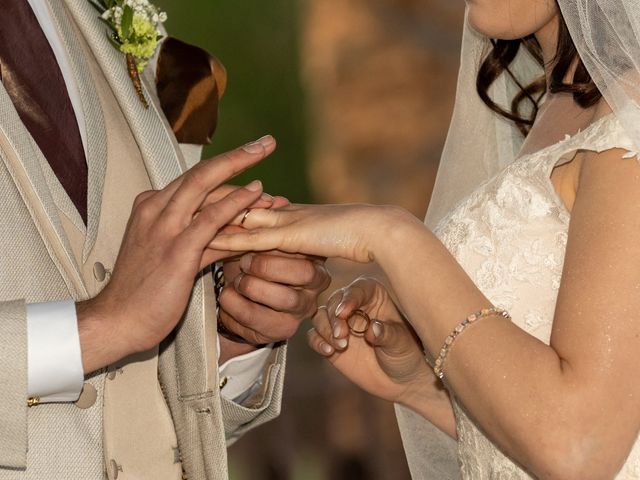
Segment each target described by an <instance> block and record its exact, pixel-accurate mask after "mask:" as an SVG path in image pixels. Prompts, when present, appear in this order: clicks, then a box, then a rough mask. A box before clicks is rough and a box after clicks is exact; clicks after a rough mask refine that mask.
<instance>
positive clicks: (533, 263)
mask: <svg viewBox="0 0 640 480" xmlns="http://www.w3.org/2000/svg"><path fill="white" fill-rule="evenodd" d="M616 147H618V148H623V149H625V150H628V151H629V153H628V155H626V156H628V157H635V156H636V153H635V152H633V144H632V142H631V140H630V139H629V138H628V137H627V136H626V135H625V134H624V132H623V130H622V128H621V126H620V124H619V123H618V121H617V119H616V118H615V116H613V115H610V116H607V117H605V118H603V119H601V120H599V121H597V122H595V123H594V124H592V125H590V126H589V127H588V128H587V129H585V130H584V131H583V132H579V133H578V134H576V135H575V136H573V137H569V136H567V137H566V138H565V139H564V140H562V141H561V142H558V143H556V144H554V145H552V146H550V147H547V148H545V149H543V150H541V151H539V152H536V153H533V154H531V155H526V156H523V157H521V158H519V159H518V160H516V161H515V162H514V163H512V164H511V165H509V166H508V167H506V168H505V169H504V170H502V171H501V172H500V173H498V174H497V175H496V176H495V177H493V178H492V179H491V180H489V181H487V182H486V183H484V184H482V185H480V186H479V187H478V188H477V189H476V190H475V191H474V192H473V193H472V194H471V195H470V196H468V197H467V198H466V199H464V200H463V201H462V202H461V203H460V204H458V206H457V207H456V208H454V209H453V210H452V211H451V212H450V213H449V214H448V215H447V216H446V217H445V218H443V219H442V221H441V222H440V223H439V225H438V227H437V228H436V229H435V234H436V235H437V236H438V238H440V240H441V241H442V242H443V243H444V245H445V246H446V247H447V248H448V249H449V251H450V252H451V253H452V254H453V255H454V256H455V258H456V259H457V261H458V262H459V263H460V264H461V265H462V267H463V268H464V269H465V271H466V272H467V274H468V275H470V276H471V278H472V279H473V280H474V282H475V283H476V285H477V286H478V288H479V289H480V290H481V291H482V292H483V293H484V294H485V296H486V297H487V298H488V299H489V300H491V302H492V303H493V304H494V305H496V306H499V307H502V308H505V309H506V310H508V311H509V312H510V313H511V316H512V318H513V322H514V323H515V324H516V325H518V326H519V327H520V328H522V329H523V330H525V331H526V332H528V333H530V334H531V335H534V336H535V337H537V338H538V339H539V340H541V341H543V342H545V343H547V344H548V343H549V340H550V337H551V327H552V322H553V314H554V310H555V304H556V299H557V295H558V288H559V286H560V277H561V274H562V265H563V261H564V254H565V248H566V242H567V230H568V226H569V212H568V211H567V210H566V208H565V206H564V204H563V202H562V200H561V199H560V198H559V197H558V195H557V194H556V192H555V190H554V188H553V185H552V183H551V180H550V175H551V171H552V170H553V168H554V167H555V166H556V165H560V164H562V163H565V162H567V161H570V160H571V159H572V158H573V156H574V155H575V153H576V152H577V151H578V150H592V151H598V152H600V151H605V150H608V149H611V148H616ZM454 411H455V414H456V423H457V431H458V454H459V459H460V464H461V468H462V474H463V477H464V478H465V479H470V480H471V479H472V480H488V479H491V480H497V479H505V480H507V479H508V480H514V479H528V478H531V477H530V476H529V475H528V474H527V473H526V472H525V471H523V470H522V469H521V468H520V467H519V466H518V465H516V464H515V463H514V462H513V461H511V460H510V459H509V458H507V457H506V456H505V455H503V454H502V452H501V451H500V450H499V449H498V448H497V447H496V446H495V445H494V444H493V443H492V442H491V441H490V440H489V439H488V438H487V437H486V436H485V435H484V434H483V433H482V431H481V430H480V429H479V428H478V427H477V426H476V425H475V424H474V422H473V421H472V420H471V419H470V418H469V417H468V416H467V414H466V413H465V411H464V410H463V409H462V408H461V406H460V405H458V404H456V403H455V401H454ZM616 478H619V479H640V442H636V444H635V446H634V448H633V450H632V452H631V454H630V455H629V457H628V459H627V462H626V464H625V465H624V467H623V469H622V470H621V472H620V473H619V475H618V477H616Z"/></svg>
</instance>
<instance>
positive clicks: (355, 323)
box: [347, 309, 371, 337]
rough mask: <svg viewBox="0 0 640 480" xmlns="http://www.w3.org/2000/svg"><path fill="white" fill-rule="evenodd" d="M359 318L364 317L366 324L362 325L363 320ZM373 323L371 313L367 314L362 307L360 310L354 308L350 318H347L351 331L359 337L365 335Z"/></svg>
mask: <svg viewBox="0 0 640 480" xmlns="http://www.w3.org/2000/svg"><path fill="white" fill-rule="evenodd" d="M358 319H362V320H364V326H362V321H360V320H358ZM370 324H371V318H369V315H367V312H364V311H362V310H360V309H358V310H354V311H353V312H352V313H351V316H350V317H349V319H348V320H347V325H348V326H349V331H350V332H351V333H352V334H353V335H355V336H358V337H361V336H363V335H364V334H365V333H367V330H369V325H370Z"/></svg>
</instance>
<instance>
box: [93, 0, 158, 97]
mask: <svg viewBox="0 0 640 480" xmlns="http://www.w3.org/2000/svg"><path fill="white" fill-rule="evenodd" d="M89 2H91V4H92V5H93V6H94V7H95V8H96V10H98V12H99V13H100V19H101V20H102V21H103V22H104V23H105V24H106V25H107V26H108V27H109V30H110V31H109V32H108V34H107V36H108V39H109V41H110V42H111V44H112V45H113V46H114V47H115V48H116V49H118V50H119V51H120V52H122V53H124V54H125V57H126V60H127V71H128V72H129V76H130V77H131V81H132V82H133V86H134V88H135V89H136V93H137V94H138V98H140V101H141V102H142V104H143V105H144V106H145V108H148V107H149V104H148V103H147V99H146V98H145V96H144V92H143V90H142V83H141V82H140V73H142V71H143V70H144V68H145V67H146V66H147V62H148V61H149V59H150V58H151V57H153V55H154V53H155V52H156V49H157V48H158V42H159V41H160V40H161V39H162V32H161V31H160V25H161V24H162V23H164V22H165V21H166V20H167V14H166V13H165V12H163V11H161V10H160V9H158V7H156V6H155V5H153V4H151V3H150V2H149V1H148V0H89Z"/></svg>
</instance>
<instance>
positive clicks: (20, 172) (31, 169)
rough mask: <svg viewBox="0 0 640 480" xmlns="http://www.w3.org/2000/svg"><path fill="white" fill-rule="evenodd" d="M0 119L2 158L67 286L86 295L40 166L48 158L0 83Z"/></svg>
mask: <svg viewBox="0 0 640 480" xmlns="http://www.w3.org/2000/svg"><path fill="white" fill-rule="evenodd" d="M0 119H1V122H0V149H1V150H2V151H3V154H2V155H0V156H1V157H2V161H3V162H4V164H5V166H6V168H7V170H8V171H9V172H10V174H11V176H12V178H13V180H14V182H15V184H16V186H17V187H18V189H19V191H20V195H21V196H22V198H23V200H24V201H25V203H26V205H27V207H28V209H29V212H30V214H31V216H32V217H33V220H34V223H35V224H36V227H37V228H38V231H39V232H40V235H41V236H42V238H43V240H44V241H45V244H46V245H47V249H48V250H49V252H50V253H51V255H52V257H53V258H54V259H55V260H56V264H57V265H58V267H59V268H60V273H61V274H62V276H63V278H64V279H65V282H66V283H67V287H68V288H69V289H70V291H71V292H73V293H75V295H76V297H77V298H84V297H86V295H87V292H86V289H85V287H84V283H83V281H82V277H81V275H80V269H79V266H78V264H77V262H76V259H75V257H74V255H73V251H72V249H71V245H70V244H69V241H68V239H67V236H66V234H65V232H64V229H63V227H62V224H61V223H60V218H59V216H58V211H57V208H56V205H55V203H54V200H53V197H52V195H51V192H50V191H49V187H48V185H47V181H46V178H45V176H44V174H43V171H42V168H41V162H46V160H45V159H44V157H43V155H42V152H41V151H40V149H39V148H38V146H37V145H36V143H35V142H34V141H33V139H32V138H31V135H30V134H29V132H28V131H27V129H26V128H25V127H24V125H23V123H22V121H21V120H20V117H19V116H18V112H17V111H16V109H15V107H14V106H13V102H12V101H11V98H10V97H9V94H8V93H7V91H6V90H5V88H4V86H2V84H1V83H0Z"/></svg>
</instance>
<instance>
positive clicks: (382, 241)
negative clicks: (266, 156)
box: [369, 206, 428, 268]
mask: <svg viewBox="0 0 640 480" xmlns="http://www.w3.org/2000/svg"><path fill="white" fill-rule="evenodd" d="M380 208H382V209H383V210H382V215H380V216H379V217H378V222H380V223H378V225H377V229H376V230H377V231H379V232H384V233H382V234H380V235H372V236H371V243H370V245H369V251H370V255H371V257H372V259H373V260H375V261H376V262H377V263H378V264H379V265H381V266H383V268H384V263H385V262H386V261H388V260H389V259H390V260H391V261H393V259H394V258H395V259H396V260H397V256H398V252H403V251H407V250H405V249H404V246H405V245H409V244H410V243H412V242H413V241H415V239H416V237H417V236H419V235H421V234H424V233H428V230H427V229H426V228H425V226H424V224H423V223H422V221H420V220H419V219H418V218H416V217H415V216H414V215H413V214H411V213H410V212H409V211H407V210H405V209H404V208H401V207H396V206H383V207H380Z"/></svg>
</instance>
